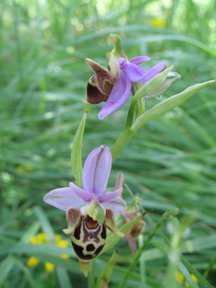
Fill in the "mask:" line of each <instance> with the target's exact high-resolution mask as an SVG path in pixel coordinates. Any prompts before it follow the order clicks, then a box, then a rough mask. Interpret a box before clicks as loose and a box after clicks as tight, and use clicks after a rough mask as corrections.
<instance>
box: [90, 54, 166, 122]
mask: <svg viewBox="0 0 216 288" xmlns="http://www.w3.org/2000/svg"><path fill="white" fill-rule="evenodd" d="M149 60H150V58H149V57H148V56H138V57H135V58H132V59H131V60H127V59H126V58H124V57H119V58H117V57H111V59H110V63H109V69H108V70H107V69H105V68H103V67H102V66H100V65H99V64H97V63H96V62H94V61H92V60H91V59H86V62H87V63H88V64H89V65H90V66H91V68H92V69H93V71H94V73H95V74H94V75H93V76H92V77H91V78H90V80H89V82H88V85H87V101H88V102H89V103H92V104H97V103H100V102H103V101H104V102H106V103H105V105H104V106H103V107H102V109H101V111H100V112H99V114H98V118H99V119H104V118H105V117H107V116H109V115H110V114H112V113H114V112H116V111H118V110H119V109H120V108H121V107H122V106H123V105H124V104H125V103H126V102H127V100H128V98H129V96H130V95H131V93H132V88H133V83H137V82H138V83H140V84H141V85H144V84H145V83H146V82H148V81H149V80H150V79H152V78H154V77H155V76H156V75H157V74H158V73H160V72H162V71H163V70H164V69H165V68H166V65H165V63H164V62H159V63H157V64H156V65H154V66H153V67H151V68H150V69H144V68H142V67H140V66H139V65H140V64H142V63H144V62H146V61H149Z"/></svg>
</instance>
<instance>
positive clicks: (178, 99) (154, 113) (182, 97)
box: [131, 80, 216, 132]
mask: <svg viewBox="0 0 216 288" xmlns="http://www.w3.org/2000/svg"><path fill="white" fill-rule="evenodd" d="M215 81H216V80H210V81H206V82H203V83H197V84H195V85H192V86H190V87H188V88H187V89H185V90H184V91H182V92H180V93H178V94H176V95H174V96H172V97H170V98H168V99H166V100H164V101H162V102H161V103H159V104H158V105H156V106H154V107H153V108H151V109H149V110H148V111H146V112H145V113H144V114H142V115H141V116H140V117H138V118H137V119H136V121H135V122H134V124H133V126H132V127H131V129H132V131H133V132H136V131H137V130H139V129H140V128H141V127H142V126H143V125H144V124H145V123H146V122H148V121H150V120H152V119H154V118H156V117H158V116H160V115H162V114H164V113H166V112H168V111H170V110H171V109H173V108H175V107H177V106H179V105H181V104H182V103H184V102H185V101H186V100H188V99H190V98H191V97H192V96H193V95H194V94H195V93H196V92H198V91H199V90H200V89H202V88H204V87H206V86H208V85H210V84H213V83H215Z"/></svg>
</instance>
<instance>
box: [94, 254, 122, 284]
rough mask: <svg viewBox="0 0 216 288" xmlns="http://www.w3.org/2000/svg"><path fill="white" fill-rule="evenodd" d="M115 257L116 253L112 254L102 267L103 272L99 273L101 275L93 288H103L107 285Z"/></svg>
mask: <svg viewBox="0 0 216 288" xmlns="http://www.w3.org/2000/svg"><path fill="white" fill-rule="evenodd" d="M117 256H118V255H117V253H116V252H114V253H113V254H112V256H111V257H110V259H109V261H108V262H107V264H106V265H105V267H104V270H103V272H102V273H101V275H100V276H99V278H98V281H97V283H96V286H95V287H96V288H101V287H105V286H106V285H108V284H109V282H110V279H111V276H112V272H113V269H114V267H115V263H116V258H117Z"/></svg>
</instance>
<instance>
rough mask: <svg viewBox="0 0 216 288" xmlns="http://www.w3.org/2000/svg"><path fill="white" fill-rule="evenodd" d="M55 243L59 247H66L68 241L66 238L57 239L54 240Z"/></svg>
mask: <svg viewBox="0 0 216 288" xmlns="http://www.w3.org/2000/svg"><path fill="white" fill-rule="evenodd" d="M56 245H57V246H59V247H61V248H67V247H68V245H69V243H68V241H67V240H59V241H57V242H56Z"/></svg>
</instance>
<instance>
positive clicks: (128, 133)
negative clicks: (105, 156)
mask: <svg viewBox="0 0 216 288" xmlns="http://www.w3.org/2000/svg"><path fill="white" fill-rule="evenodd" d="M133 135H134V132H133V131H132V130H131V129H130V128H128V127H127V128H125V129H124V130H123V131H122V133H121V134H120V135H119V137H118V139H117V140H116V142H115V143H114V145H113V147H112V148H111V152H112V156H113V160H114V159H116V157H117V156H118V155H119V153H120V152H121V151H122V150H123V148H124V146H125V145H126V144H127V142H128V141H129V140H130V138H131V137H132V136H133Z"/></svg>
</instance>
